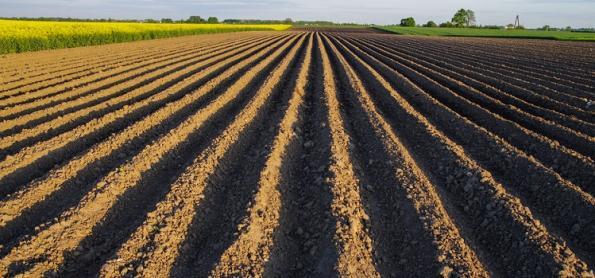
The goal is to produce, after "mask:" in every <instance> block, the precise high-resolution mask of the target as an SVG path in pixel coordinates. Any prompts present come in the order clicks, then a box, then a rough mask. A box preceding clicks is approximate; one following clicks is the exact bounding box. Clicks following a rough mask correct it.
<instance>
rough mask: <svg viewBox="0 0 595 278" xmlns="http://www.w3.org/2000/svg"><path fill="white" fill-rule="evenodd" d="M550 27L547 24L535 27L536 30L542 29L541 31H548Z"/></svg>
mask: <svg viewBox="0 0 595 278" xmlns="http://www.w3.org/2000/svg"><path fill="white" fill-rule="evenodd" d="M551 28H552V27H550V26H549V25H543V27H541V28H537V29H538V30H543V31H549V30H550V29H551Z"/></svg>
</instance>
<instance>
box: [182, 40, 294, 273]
mask: <svg viewBox="0 0 595 278" xmlns="http://www.w3.org/2000/svg"><path fill="white" fill-rule="evenodd" d="M305 46H306V44H305V43H302V44H301V45H300V46H299V47H300V48H299V49H298V52H297V55H296V56H295V57H294V58H293V59H292V61H291V62H290V66H289V69H287V71H286V72H284V73H283V75H282V77H281V83H279V84H277V86H276V87H275V88H274V89H273V92H272V94H271V95H270V96H269V97H268V100H267V102H266V104H265V105H264V106H263V107H262V108H261V109H260V111H258V113H257V115H256V117H255V118H254V121H253V122H252V123H251V124H250V125H249V126H247V127H246V129H245V131H244V133H243V134H242V135H241V136H240V137H239V138H238V140H237V141H236V142H234V143H233V145H232V146H231V148H230V149H229V151H228V152H227V153H226V154H225V155H224V156H223V157H222V158H221V161H220V162H219V166H218V167H217V169H216V171H215V173H214V174H213V175H212V176H211V177H209V181H208V184H209V186H208V187H207V188H206V189H205V192H204V199H203V201H202V202H200V203H199V204H198V206H197V208H196V213H195V215H194V216H193V221H192V223H191V225H190V227H189V229H188V231H189V232H188V236H187V237H186V239H185V240H184V242H183V243H182V244H181V249H180V255H179V256H178V258H177V259H176V261H175V263H174V267H173V269H172V272H171V275H172V276H174V277H188V276H190V275H197V276H207V275H208V274H209V272H210V271H211V270H212V269H213V267H214V265H215V264H216V263H217V261H218V260H219V258H220V257H221V255H222V254H223V252H225V250H227V249H228V248H229V247H230V246H231V245H232V244H233V243H234V242H235V241H236V240H237V238H238V236H239V234H240V231H238V230H237V229H238V227H241V228H240V229H242V228H247V225H241V223H242V222H243V220H244V219H245V218H246V217H247V214H246V212H247V211H248V208H249V207H250V206H251V203H252V201H253V199H254V194H255V193H256V192H257V191H258V183H259V181H260V173H261V171H262V169H263V168H264V165H265V162H266V161H267V158H268V155H267V154H269V153H270V151H271V147H272V142H273V140H274V138H275V135H276V134H277V133H278V131H279V123H280V121H281V119H282V118H283V114H284V112H285V108H286V107H287V105H288V102H289V99H290V98H291V92H292V91H293V90H292V89H293V87H294V86H295V76H297V70H298V69H299V67H297V64H298V63H299V61H300V60H301V57H302V56H303V55H304V51H305ZM293 47H294V46H293V45H290V46H288V47H287V49H286V51H285V53H284V54H283V55H280V57H279V58H278V59H277V61H275V62H274V64H276V63H278V61H280V60H281V59H282V58H283V57H284V56H285V55H286V53H287V52H288V51H289V50H290V49H291V48H293ZM270 71H271V69H266V70H264V71H263V72H264V73H265V74H266V73H268V72H270ZM261 74H262V73H261ZM253 90H254V91H256V90H258V87H253Z"/></svg>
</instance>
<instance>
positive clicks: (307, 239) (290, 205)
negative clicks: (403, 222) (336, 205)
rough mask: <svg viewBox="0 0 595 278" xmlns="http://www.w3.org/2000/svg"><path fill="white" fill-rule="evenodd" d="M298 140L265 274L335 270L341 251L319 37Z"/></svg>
mask: <svg viewBox="0 0 595 278" xmlns="http://www.w3.org/2000/svg"><path fill="white" fill-rule="evenodd" d="M313 43H314V47H313V49H314V51H313V52H312V64H311V69H310V75H309V77H308V81H309V84H308V88H307V90H306V92H305V96H304V102H305V103H304V109H303V115H304V116H303V118H302V121H303V123H302V125H301V126H299V129H298V128H296V134H297V135H298V136H299V139H298V140H297V141H296V143H295V144H293V145H292V146H289V148H288V155H287V159H286V160H285V161H284V162H283V163H284V164H287V165H288V168H289V169H288V170H287V173H288V174H287V176H285V177H283V180H282V182H281V184H280V193H281V213H280V217H279V219H280V220H279V221H280V223H279V227H278V229H277V231H276V232H275V234H274V240H273V247H272V250H271V256H270V259H269V261H268V262H267V265H266V269H265V275H266V276H271V277H273V276H282V275H287V274H288V273H291V276H295V277H304V276H322V277H329V276H334V275H335V270H334V267H335V265H336V264H337V260H338V254H337V250H336V248H335V244H334V243H333V236H334V234H335V225H334V223H335V220H334V218H333V216H332V215H331V214H330V212H331V211H332V210H331V202H332V198H333V195H332V192H331V191H330V188H331V186H330V185H329V184H328V183H327V178H328V177H329V175H330V173H329V165H330V160H329V159H330V157H331V153H330V151H331V148H330V142H331V138H330V129H329V124H328V111H327V107H326V106H325V105H324V103H326V101H325V100H324V98H325V97H324V91H323V88H324V86H323V79H322V77H323V75H322V58H321V53H320V49H319V47H318V42H317V40H314V42H313Z"/></svg>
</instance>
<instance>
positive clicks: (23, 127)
mask: <svg viewBox="0 0 595 278" xmlns="http://www.w3.org/2000/svg"><path fill="white" fill-rule="evenodd" d="M269 41H270V40H269ZM202 55H204V54H202ZM217 55H218V56H219V58H218V59H216V60H214V61H212V62H211V63H208V64H205V65H203V66H201V67H199V68H196V69H194V70H192V71H190V72H188V73H186V74H184V75H181V76H179V77H177V78H175V79H173V80H170V81H168V82H165V83H163V84H161V85H160V86H159V87H157V88H155V89H152V90H149V91H147V92H144V93H143V94H140V95H138V96H136V97H134V98H132V99H129V100H127V101H124V102H122V103H118V104H116V105H112V106H110V107H106V108H103V109H100V110H98V111H94V112H92V113H89V114H87V115H85V117H80V118H78V119H76V120H74V121H72V122H70V123H68V124H67V125H63V126H61V127H59V128H56V129H52V130H51V131H49V132H46V133H44V134H43V135H40V136H36V137H33V138H30V139H28V140H23V141H21V142H18V143H17V144H15V145H13V146H11V147H10V148H8V149H6V150H3V151H2V152H0V155H2V156H4V155H7V154H11V152H15V151H17V150H18V149H20V148H23V147H26V146H29V145H32V144H34V143H36V142H37V141H41V140H44V139H47V138H49V137H51V136H54V135H56V134H60V133H62V132H64V131H67V130H70V129H72V128H74V127H76V126H78V125H80V124H83V123H86V122H87V121H89V120H90V119H94V118H96V117H99V116H102V115H104V114H107V113H109V112H112V111H115V110H117V109H120V108H122V107H124V106H125V105H130V104H132V103H135V102H138V101H141V100H143V99H146V98H149V97H151V96H152V95H154V94H156V93H159V92H161V91H163V90H164V89H165V88H167V87H170V86H171V85H173V84H175V83H177V82H180V81H182V80H184V79H186V78H188V77H191V76H192V75H194V74H196V73H199V72H201V71H202V70H204V69H206V68H208V67H209V66H212V65H214V64H216V63H218V62H220V61H222V60H224V59H226V58H228V57H229V55H225V54H214V55H211V54H207V55H204V57H202V58H199V59H197V60H195V61H191V62H187V63H184V64H181V65H180V66H177V67H176V68H174V69H171V70H169V71H167V72H164V73H162V74H159V75H157V76H153V77H151V78H147V79H143V80H141V81H140V82H137V83H135V84H133V85H131V86H129V87H127V88H124V89H121V90H119V91H118V92H116V93H114V94H111V95H108V96H104V97H98V98H95V99H93V100H91V101H88V102H86V103H82V104H78V105H76V106H72V107H68V108H65V109H62V110H60V111H57V112H55V113H52V114H49V115H46V116H43V117H41V118H38V119H34V120H32V121H29V122H27V123H25V124H21V125H15V126H13V127H12V128H11V129H8V130H5V131H2V132H0V136H11V135H14V134H16V133H19V132H21V131H23V130H26V129H31V128H35V127H36V126H37V125H40V124H43V123H44V122H48V121H51V120H54V119H56V118H58V117H61V116H64V115H67V114H69V113H72V112H76V111H78V110H82V109H85V108H88V107H92V106H94V105H97V104H100V103H102V102H105V101H108V100H110V99H113V98H117V97H120V96H123V95H126V94H127V93H129V92H132V91H134V90H135V89H138V88H141V87H143V86H145V85H147V84H150V83H152V82H153V81H155V80H159V79H161V78H164V77H167V76H169V75H172V74H174V73H176V72H178V71H180V70H183V69H186V68H188V67H192V65H194V64H196V63H200V62H202V61H205V60H208V59H212V58H214V57H217ZM200 56H201V55H195V56H193V57H190V58H188V59H184V60H182V61H177V62H172V63H170V64H167V65H164V66H163V67H167V66H170V65H174V64H180V63H182V62H184V61H187V60H192V59H196V58H197V57H200ZM157 70H159V68H156V69H151V70H147V71H144V72H143V73H141V74H138V75H135V76H133V77H130V78H126V80H124V82H125V81H129V80H132V79H134V78H137V77H140V76H142V75H145V74H149V73H150V72H153V71H157ZM122 83H123V82H122ZM118 84H119V83H118ZM116 85H117V84H108V85H104V86H101V87H99V88H95V89H92V90H89V91H88V92H85V93H84V94H85V95H88V94H93V93H98V92H101V91H102V90H106V89H109V88H110V87H112V86H116ZM79 97H83V96H82V95H80V94H79V95H77V96H76V97H75V98H79ZM75 98H72V99H70V98H69V99H66V100H62V101H60V102H68V101H72V100H73V99H75ZM55 105H57V104H56V103H55V102H51V103H48V104H45V105H43V106H38V107H35V108H31V109H27V110H24V111H20V112H18V113H14V114H11V115H10V116H8V117H4V118H2V119H1V120H0V121H4V120H11V119H15V118H18V117H20V116H22V115H27V114H29V113H31V112H36V111H39V110H43V109H44V108H49V107H52V106H55ZM2 156H0V158H2Z"/></svg>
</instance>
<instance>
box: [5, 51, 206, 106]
mask: <svg viewBox="0 0 595 278" xmlns="http://www.w3.org/2000/svg"><path fill="white" fill-rule="evenodd" d="M204 46H206V47H208V45H204ZM210 46H211V47H213V46H214V45H210ZM195 49H196V46H187V47H186V48H185V49H181V50H180V49H166V50H165V52H164V50H161V51H158V50H154V53H151V52H148V53H147V52H145V53H138V54H137V55H126V56H123V57H118V56H116V57H113V58H111V59H113V60H103V61H100V63H98V64H95V65H93V64H92V67H89V68H85V70H83V71H80V72H74V73H69V72H68V70H62V71H60V72H59V75H56V74H55V73H50V74H51V75H50V78H45V79H41V78H44V76H41V77H40V78H38V79H40V80H37V79H35V78H27V79H24V80H23V84H19V85H16V86H14V85H13V87H10V88H9V87H6V86H3V87H4V88H2V89H1V90H0V96H1V97H2V98H7V99H6V101H11V103H7V104H12V103H16V101H21V102H24V101H27V100H29V99H31V98H35V97H43V96H45V95H46V94H47V95H51V94H52V93H51V92H50V93H44V92H45V89H48V88H52V89H53V87H56V86H64V87H66V88H68V87H78V86H80V84H81V83H82V84H88V83H92V82H96V81H99V80H103V79H107V78H109V77H113V76H116V74H117V73H118V72H116V73H112V70H114V69H115V70H122V69H126V68H131V69H136V68H140V67H142V65H143V63H142V62H143V61H152V60H154V59H155V60H156V59H158V58H160V57H164V56H173V57H176V56H180V55H183V54H185V53H191V52H193V51H194V50H195ZM87 63H91V61H88V62H87ZM123 72H125V71H123ZM93 78H94V79H93ZM88 80H90V81H88ZM39 83H42V84H39ZM54 94H55V93H54ZM13 99H16V100H13ZM6 106H9V105H6ZM2 108H4V106H3V107H2Z"/></svg>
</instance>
